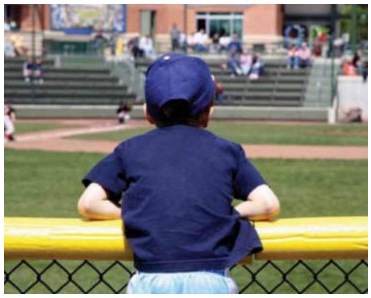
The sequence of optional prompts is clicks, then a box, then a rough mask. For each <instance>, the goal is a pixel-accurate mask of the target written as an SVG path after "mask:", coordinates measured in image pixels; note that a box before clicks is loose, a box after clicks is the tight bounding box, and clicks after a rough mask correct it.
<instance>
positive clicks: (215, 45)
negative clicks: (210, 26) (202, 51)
mask: <svg viewBox="0 0 371 298" xmlns="http://www.w3.org/2000/svg"><path fill="white" fill-rule="evenodd" d="M210 53H212V54H215V53H220V44H219V34H218V33H214V34H213V36H212V37H211V46H210Z"/></svg>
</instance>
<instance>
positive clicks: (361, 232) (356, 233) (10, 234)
mask: <svg viewBox="0 0 371 298" xmlns="http://www.w3.org/2000/svg"><path fill="white" fill-rule="evenodd" d="M255 227H256V229H257V231H258V233H259V235H260V237H261V239H262V242H263V246H264V251H263V252H262V253H259V254H258V255H256V259H261V260H263V259H265V260H268V259H269V260H298V259H302V260H304V259H367V253H368V223H367V217H329V218H321V217H319V218H294V219H279V220H277V221H274V222H256V223H255ZM4 257H5V260H12V259H25V260H27V259H40V260H49V259H59V260H85V259H86V260H132V251H131V249H130V247H129V245H128V243H127V242H126V241H125V240H124V239H123V237H122V224H121V221H120V220H111V221H86V220H82V219H75V218H15V217H14V218H11V217H8V218H5V219H4ZM249 261H250V259H249V258H246V259H245V260H244V261H243V262H241V263H247V262H249Z"/></svg>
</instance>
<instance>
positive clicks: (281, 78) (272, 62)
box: [136, 58, 309, 107]
mask: <svg viewBox="0 0 371 298" xmlns="http://www.w3.org/2000/svg"><path fill="white" fill-rule="evenodd" d="M205 61H206V62H207V64H208V65H209V68H210V71H211V72H212V74H213V75H214V76H215V77H216V78H217V80H219V81H220V82H221V83H222V85H223V87H224V103H223V104H225V105H246V106H292V107H299V106H303V102H304V97H305V90H306V85H307V82H308V78H309V70H308V69H295V70H293V69H286V61H285V59H282V58H281V59H277V58H275V59H266V60H265V74H264V75H263V76H261V78H260V79H259V80H254V81H251V80H249V78H248V77H246V76H238V77H232V76H231V73H230V71H229V70H225V69H223V68H222V67H221V64H222V63H223V62H224V61H223V60H222V59H213V60H208V59H205ZM148 64H149V62H148V61H146V60H137V61H136V67H137V69H138V70H139V71H142V72H144V71H145V69H146V68H147V67H148Z"/></svg>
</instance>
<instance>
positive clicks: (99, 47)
mask: <svg viewBox="0 0 371 298" xmlns="http://www.w3.org/2000/svg"><path fill="white" fill-rule="evenodd" d="M106 41H107V40H106V38H105V37H104V34H103V29H102V28H100V29H98V30H97V31H96V32H95V35H94V39H93V43H94V48H95V50H96V52H97V54H98V55H103V49H104V45H105V43H106Z"/></svg>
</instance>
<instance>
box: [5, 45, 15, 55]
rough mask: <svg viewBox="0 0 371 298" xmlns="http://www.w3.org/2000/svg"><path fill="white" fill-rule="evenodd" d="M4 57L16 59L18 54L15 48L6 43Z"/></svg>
mask: <svg viewBox="0 0 371 298" xmlns="http://www.w3.org/2000/svg"><path fill="white" fill-rule="evenodd" d="M4 56H5V57H15V56H16V53H15V50H14V47H13V46H12V44H11V43H9V42H7V41H4Z"/></svg>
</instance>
